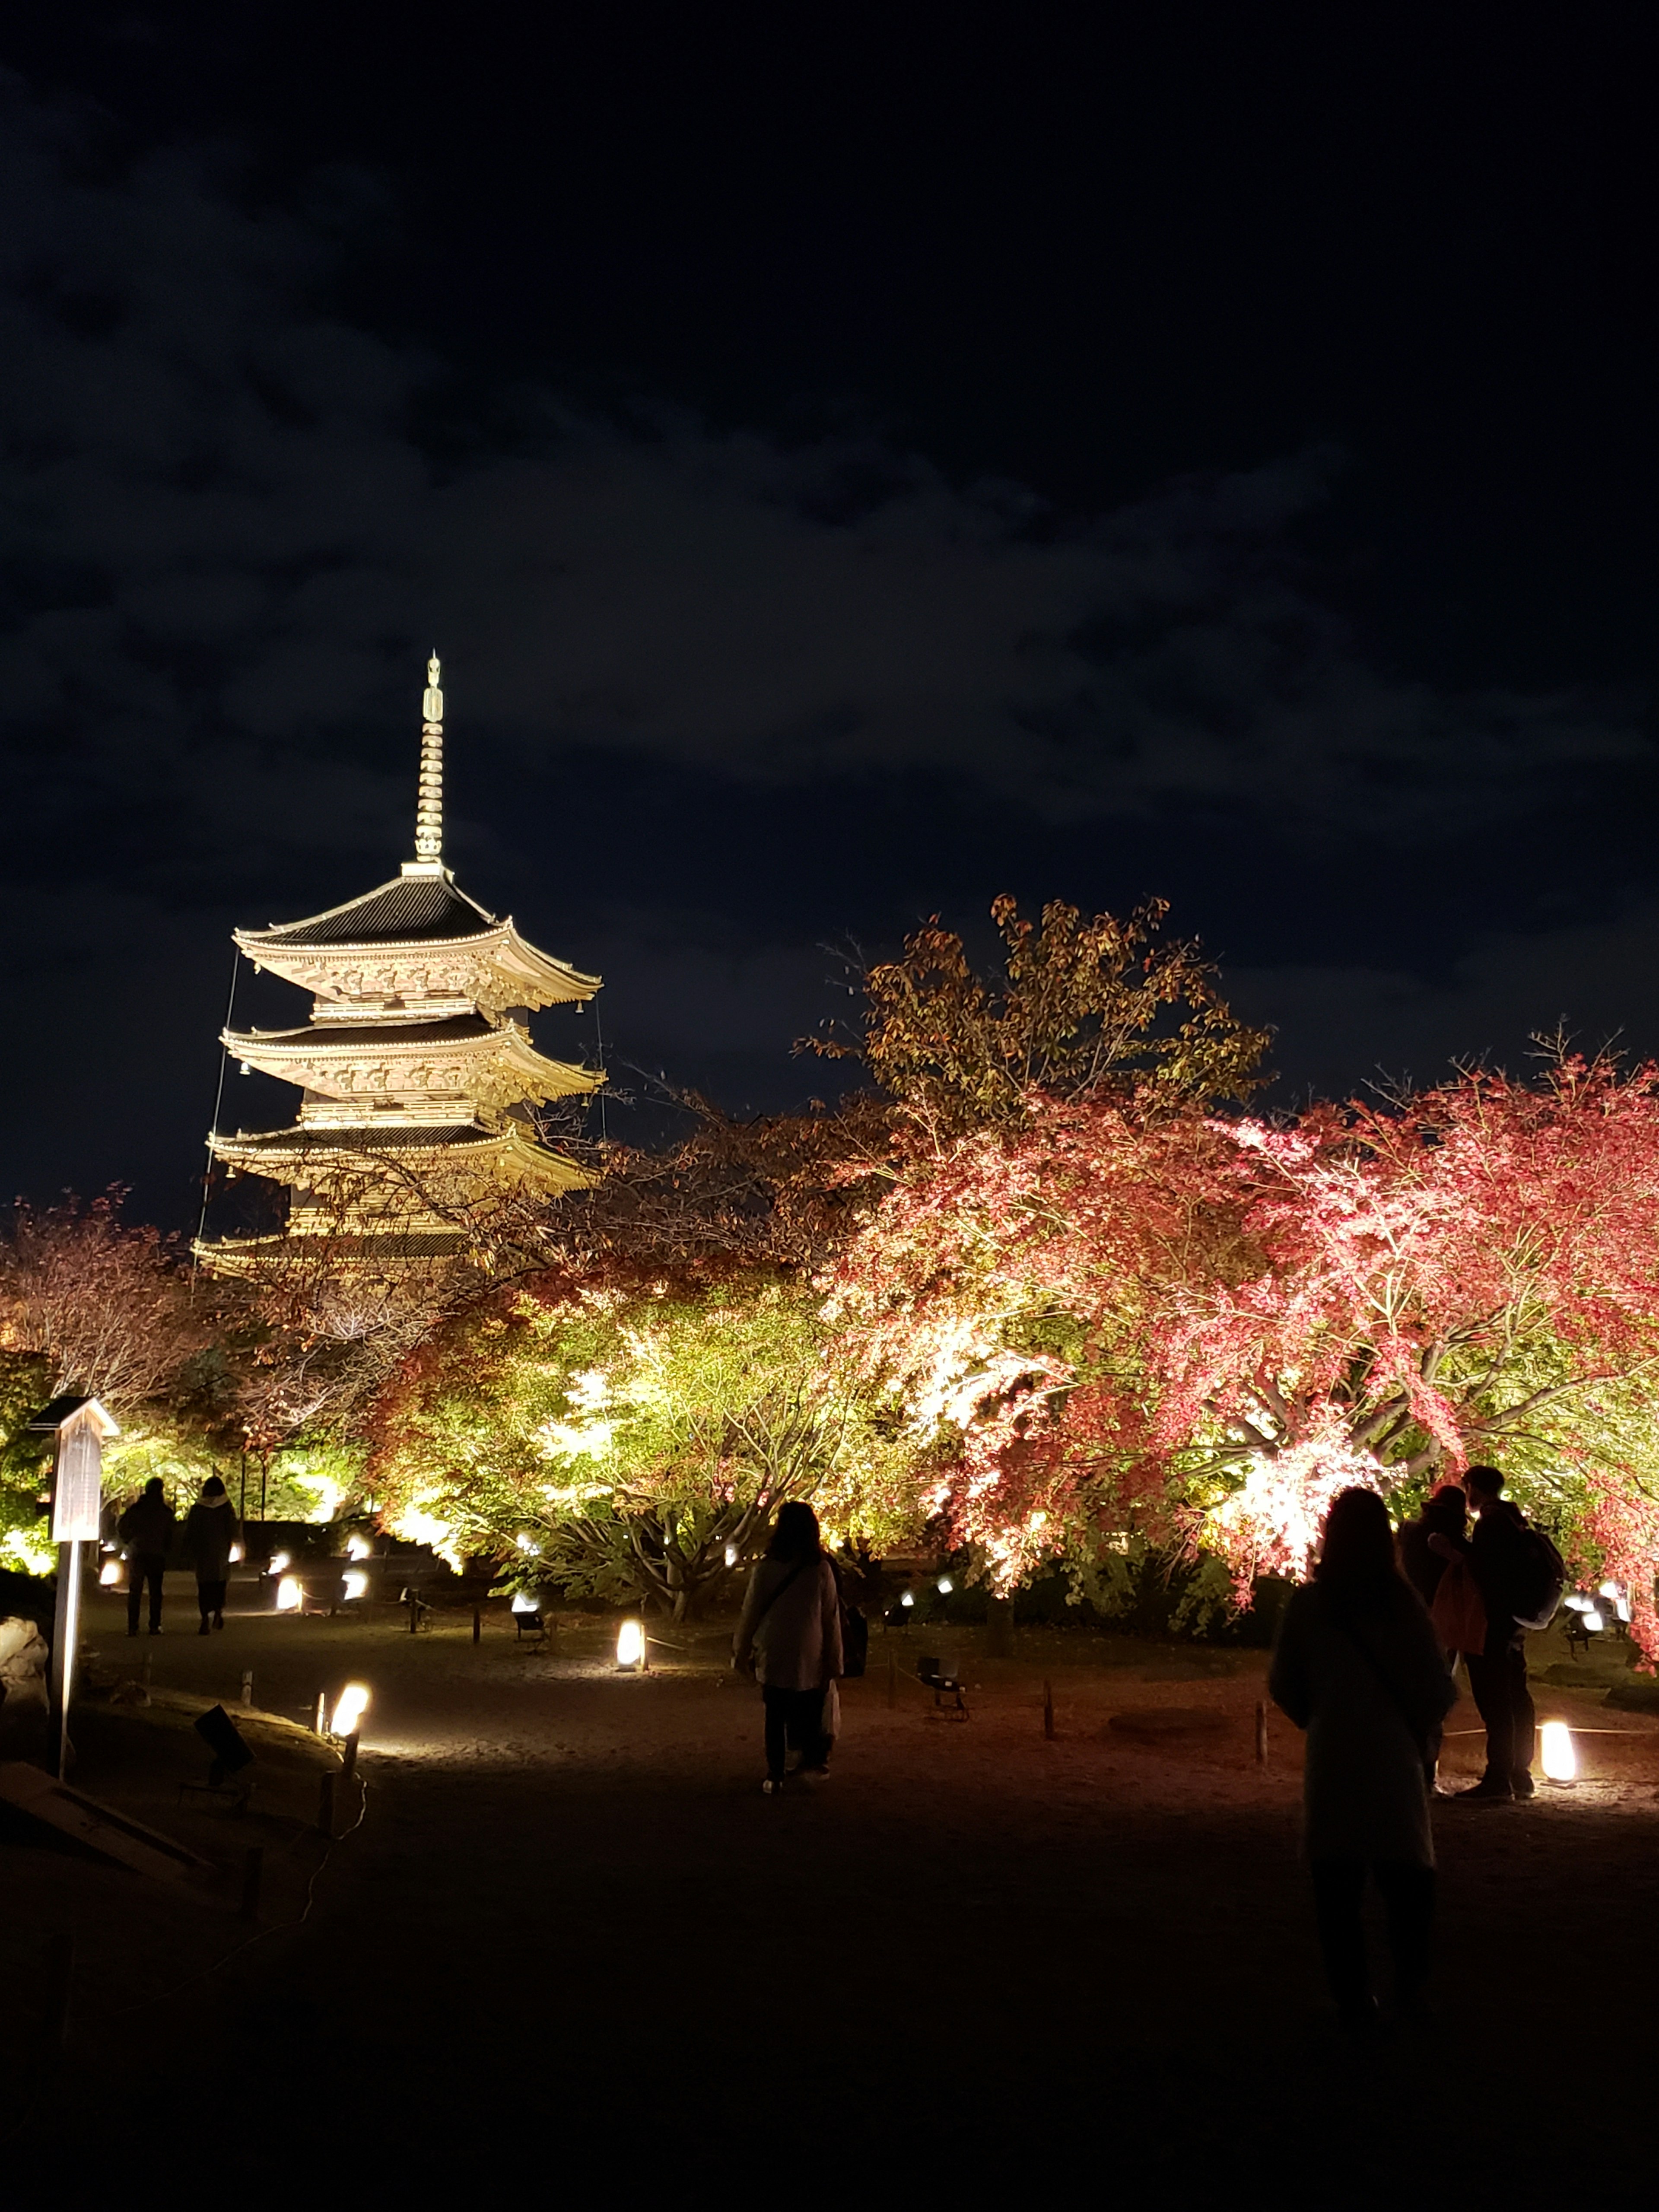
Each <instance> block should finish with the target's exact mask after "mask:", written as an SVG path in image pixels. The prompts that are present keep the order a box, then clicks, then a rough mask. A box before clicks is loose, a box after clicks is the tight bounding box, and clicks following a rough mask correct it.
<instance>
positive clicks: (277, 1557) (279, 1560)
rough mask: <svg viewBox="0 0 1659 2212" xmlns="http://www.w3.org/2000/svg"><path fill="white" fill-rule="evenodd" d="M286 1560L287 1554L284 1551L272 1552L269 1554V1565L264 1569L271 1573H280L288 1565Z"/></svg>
mask: <svg viewBox="0 0 1659 2212" xmlns="http://www.w3.org/2000/svg"><path fill="white" fill-rule="evenodd" d="M288 1560H289V1555H288V1553H286V1552H273V1553H271V1555H270V1567H269V1568H268V1569H267V1572H268V1573H270V1574H273V1575H280V1574H281V1573H282V1571H283V1568H284V1567H285V1566H286V1565H288Z"/></svg>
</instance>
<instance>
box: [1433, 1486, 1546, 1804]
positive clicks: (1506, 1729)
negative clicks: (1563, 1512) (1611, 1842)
mask: <svg viewBox="0 0 1659 2212" xmlns="http://www.w3.org/2000/svg"><path fill="white" fill-rule="evenodd" d="M1463 1488H1464V1490H1465V1492H1467V1493H1468V1501H1469V1504H1470V1505H1471V1506H1472V1507H1473V1508H1474V1515H1475V1522H1474V1534H1472V1535H1470V1536H1468V1537H1464V1538H1462V1539H1455V1538H1454V1539H1451V1540H1449V1541H1448V1543H1447V1544H1446V1546H1445V1548H1444V1551H1443V1556H1444V1555H1445V1553H1447V1552H1449V1553H1452V1554H1454V1555H1456V1554H1461V1555H1462V1557H1463V1558H1465V1559H1467V1560H1468V1566H1469V1571H1470V1573H1471V1574H1472V1575H1473V1576H1474V1581H1475V1587H1476V1588H1477V1589H1479V1591H1480V1596H1481V1600H1482V1602H1483V1603H1484V1604H1485V1606H1486V1641H1485V1643H1484V1644H1482V1646H1481V1648H1480V1650H1479V1651H1466V1652H1465V1653H1464V1655H1463V1663H1464V1665H1465V1666H1466V1667H1467V1668H1468V1670H1469V1688H1470V1690H1471V1691H1472V1692H1474V1702H1475V1704H1476V1705H1477V1706H1478V1707H1479V1708H1480V1717H1481V1719H1482V1721H1484V1722H1485V1723H1486V1771H1485V1773H1483V1774H1482V1776H1481V1778H1480V1781H1479V1782H1477V1783H1476V1784H1475V1785H1474V1789H1473V1790H1464V1791H1463V1792H1462V1796H1464V1798H1466V1799H1467V1800H1468V1801H1469V1802H1473V1803H1475V1804H1487V1805H1507V1804H1510V1803H1511V1802H1513V1801H1514V1800H1515V1799H1516V1798H1517V1797H1530V1796H1532V1795H1533V1793H1534V1789H1535V1788H1536V1784H1534V1781H1533V1778H1532V1761H1533V1753H1534V1751H1535V1750H1536V1748H1537V1743H1538V1734H1537V1717H1536V1715H1535V1714H1534V1711H1533V1703H1532V1692H1531V1691H1530V1690H1529V1689H1528V1686H1527V1632H1526V1630H1525V1629H1524V1628H1522V1626H1521V1624H1520V1622H1519V1621H1518V1620H1516V1613H1519V1612H1520V1611H1521V1610H1522V1607H1524V1606H1525V1605H1526V1604H1527V1602H1528V1581H1529V1562H1528V1545H1527V1535H1526V1528H1527V1523H1526V1519H1525V1516H1523V1515H1522V1511H1521V1509H1520V1508H1519V1506H1517V1505H1512V1504H1510V1502H1509V1500H1508V1499H1507V1498H1504V1496H1503V1495H1502V1492H1503V1488H1504V1478H1503V1476H1502V1474H1499V1472H1498V1469H1497V1468H1495V1467H1472V1468H1468V1469H1466V1470H1465V1473H1464V1476H1463ZM1437 1548H1440V1547H1437Z"/></svg>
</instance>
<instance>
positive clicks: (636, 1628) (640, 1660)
mask: <svg viewBox="0 0 1659 2212" xmlns="http://www.w3.org/2000/svg"><path fill="white" fill-rule="evenodd" d="M644 1662H645V1626H644V1623H643V1622H642V1621H638V1620H625V1621H623V1625H622V1626H621V1627H620V1628H619V1629H618V1630H617V1666H619V1667H629V1668H639V1667H641V1666H642V1665H643V1664H644Z"/></svg>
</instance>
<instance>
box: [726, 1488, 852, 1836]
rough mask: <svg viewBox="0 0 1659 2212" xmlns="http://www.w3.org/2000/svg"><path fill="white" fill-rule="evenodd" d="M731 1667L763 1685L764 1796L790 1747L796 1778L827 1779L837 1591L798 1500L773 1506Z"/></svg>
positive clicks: (774, 1788) (838, 1666)
mask: <svg viewBox="0 0 1659 2212" xmlns="http://www.w3.org/2000/svg"><path fill="white" fill-rule="evenodd" d="M732 1665H733V1666H734V1667H735V1668H737V1669H738V1672H739V1673H740V1674H753V1675H754V1676H755V1678H756V1679H757V1680H758V1682H759V1683H760V1685H761V1698H762V1702H763V1705H764V1707H765V1715H766V1718H765V1740H766V1779H765V1781H764V1782H763V1784H761V1787H762V1789H763V1790H764V1791H765V1792H766V1794H767V1795H768V1796H775V1795H776V1794H777V1792H778V1791H779V1790H781V1789H782V1788H783V1783H784V1759H785V1755H786V1753H787V1751H788V1750H789V1749H791V1748H792V1747H793V1749H794V1750H795V1751H796V1752H797V1753H799V1761H798V1764H797V1765H796V1768H795V1771H796V1773H798V1774H801V1775H807V1776H811V1777H814V1778H823V1776H824V1775H826V1774H828V1772H829V1753H830V1748H831V1746H832V1743H833V1738H832V1737H831V1736H830V1735H828V1734H827V1733H826V1732H825V1729H824V1725H823V1723H824V1701H825V1699H826V1698H827V1697H828V1695H829V1686H830V1684H831V1683H832V1682H833V1681H834V1680H836V1677H837V1675H839V1674H842V1672H843V1671H844V1668H843V1665H842V1633H841V1589H840V1586H839V1584H838V1583H837V1582H836V1571H835V1569H834V1567H833V1566H831V1565H830V1563H829V1557H828V1555H827V1554H826V1553H825V1551H824V1548H823V1543H822V1541H820V1539H819V1535H818V1516H817V1514H816V1513H814V1512H813V1510H812V1509H811V1506H810V1505H808V1504H805V1503H803V1502H802V1501H801V1500H800V1499H799V1498H792V1499H791V1500H790V1501H789V1502H788V1504H784V1505H781V1506H779V1508H778V1517H777V1520H776V1521H775V1523H774V1524H773V1528H772V1540H771V1541H770V1543H769V1545H768V1546H767V1548H766V1556H765V1558H764V1559H760V1560H758V1561H757V1563H756V1565H755V1570H754V1572H753V1573H752V1574H751V1575H750V1577H749V1589H748V1592H747V1594H746V1595H745V1596H744V1601H743V1613H742V1614H741V1616H740V1618H739V1620H738V1629H737V1634H736V1635H735V1636H734V1637H733V1638H732Z"/></svg>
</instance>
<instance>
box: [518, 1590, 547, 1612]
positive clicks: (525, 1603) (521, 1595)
mask: <svg viewBox="0 0 1659 2212" xmlns="http://www.w3.org/2000/svg"><path fill="white" fill-rule="evenodd" d="M540 1611H541V1607H540V1606H538V1604H537V1602H536V1601H535V1599H534V1598H533V1597H532V1595H530V1592H529V1591H528V1590H514V1591H513V1612H514V1613H539V1612H540Z"/></svg>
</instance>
